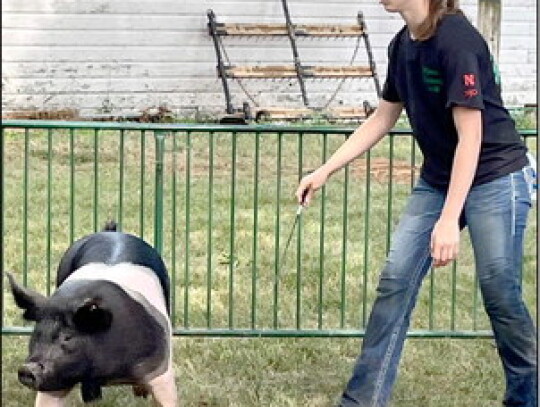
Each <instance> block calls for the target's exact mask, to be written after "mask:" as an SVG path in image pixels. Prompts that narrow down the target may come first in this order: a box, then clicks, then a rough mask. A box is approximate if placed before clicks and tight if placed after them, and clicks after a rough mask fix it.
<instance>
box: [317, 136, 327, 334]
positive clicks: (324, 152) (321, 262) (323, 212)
mask: <svg viewBox="0 0 540 407" xmlns="http://www.w3.org/2000/svg"><path fill="white" fill-rule="evenodd" d="M327 154H328V134H326V133H325V134H323V149H322V157H321V163H322V164H324V163H325V162H326V156H327ZM325 218H326V186H323V187H322V188H321V220H320V224H321V225H320V232H319V234H320V238H319V293H318V307H317V308H318V309H317V317H318V319H317V327H318V328H319V329H321V328H322V319H323V318H322V314H323V313H322V311H323V293H324V290H323V285H324V241H325V225H326V224H325V221H324V220H325Z"/></svg>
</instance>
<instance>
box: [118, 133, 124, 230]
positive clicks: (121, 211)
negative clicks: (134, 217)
mask: <svg viewBox="0 0 540 407" xmlns="http://www.w3.org/2000/svg"><path fill="white" fill-rule="evenodd" d="M124 144H125V133H124V129H122V130H120V148H119V150H120V152H119V157H118V160H119V163H118V165H119V166H120V168H119V170H118V178H119V179H118V224H119V225H120V228H122V224H123V221H124V165H125V163H124Z"/></svg>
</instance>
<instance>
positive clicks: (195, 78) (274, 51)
mask: <svg viewBox="0 0 540 407" xmlns="http://www.w3.org/2000/svg"><path fill="white" fill-rule="evenodd" d="M461 4H462V8H463V9H464V11H465V12H466V14H467V15H468V16H469V18H470V19H471V20H472V21H473V22H475V21H476V13H477V9H476V0H474V1H473V0H467V1H462V2H461ZM2 8H3V11H2V27H3V29H2V42H3V47H2V48H3V49H2V68H3V69H2V106H3V110H4V112H9V111H19V110H45V111H50V110H57V109H64V108H73V109H76V110H79V111H80V113H81V114H82V115H94V114H98V113H104V112H107V113H108V112H110V113H111V114H126V113H138V112H140V111H142V110H144V109H145V108H148V107H155V106H159V105H166V106H167V107H169V108H170V109H172V110H173V111H176V112H178V113H180V114H182V115H186V116H191V115H193V114H194V113H195V112H196V111H198V112H199V113H201V114H211V115H215V114H218V113H223V111H224V106H225V99H224V95H223V89H222V86H221V81H220V80H219V79H218V77H217V74H216V55H215V51H214V46H213V42H212V40H211V37H210V36H209V35H208V32H207V17H206V12H207V10H208V9H210V8H212V9H213V10H214V11H215V13H216V15H217V18H218V21H220V22H283V21H284V18H283V11H282V6H281V1H279V0H265V1H250V0H229V1H226V0H214V1H204V0H203V1H195V0H183V1H182V0H176V1H165V0H158V1H127V0H122V1H111V0H101V1H99V0H98V1H77V0H73V1H69V0H25V1H19V0H17V1H16V0H3V1H2ZM289 9H290V13H291V16H292V19H293V21H294V22H295V23H335V24H339V23H353V22H355V21H356V14H357V12H358V11H359V10H361V11H362V12H363V13H364V15H365V18H366V22H367V26H368V31H369V33H370V41H371V44H372V49H373V54H374V57H375V61H376V64H377V71H378V73H379V76H380V78H381V83H382V81H383V80H384V76H385V70H386V46H387V44H388V42H389V40H390V39H391V38H392V36H393V35H394V33H395V32H396V31H397V30H398V29H399V28H400V27H401V26H402V21H401V19H400V18H399V16H398V15H391V14H388V13H386V12H385V11H384V10H383V9H382V7H381V6H380V5H379V4H377V3H375V2H371V1H370V2H367V1H365V2H350V1H344V0H341V1H338V0H329V1H328V0H327V1H319V0H294V1H293V0H290V1H289ZM502 19H503V21H502V38H501V51H500V70H501V75H502V80H503V96H504V99H505V100H506V102H507V103H508V104H509V105H523V104H524V103H527V102H533V101H535V100H536V2H535V1H534V0H513V1H512V2H507V1H503V17H502ZM223 41H224V42H225V44H226V49H227V53H228V56H229V58H230V60H231V62H233V63H236V64H243V63H244V64H247V63H251V64H268V63H275V64H290V62H291V60H292V53H291V49H290V47H289V42H288V39H287V38H286V37H282V38H275V39H269V38H253V37H251V38H224V39H223ZM355 46H356V40H355V39H305V38H299V39H298V48H299V53H300V58H301V60H302V62H303V63H304V64H307V65H309V64H311V65H313V64H331V65H348V64H349V63H350V60H351V56H352V55H353V52H354V49H355ZM366 61H367V55H366V53H365V48H364V46H363V43H361V45H360V49H359V52H358V56H357V58H356V60H355V63H356V64H360V65H365V64H366ZM229 83H230V85H231V93H232V94H233V102H234V104H235V105H236V106H237V107H240V106H241V103H242V102H243V101H245V100H248V98H247V96H246V95H245V94H244V93H243V91H242V89H241V88H240V86H239V85H238V84H237V83H236V82H234V81H230V82H229ZM242 83H243V85H244V87H245V88H246V89H247V90H248V92H249V93H250V95H252V96H253V97H254V98H255V100H256V101H257V102H258V103H259V104H261V105H288V106H300V105H301V97H300V91H299V87H298V84H297V82H296V81H295V80H285V81H284V80H279V81H253V80H249V81H248V80H244V81H242ZM338 83H339V81H335V80H307V81H306V88H307V92H308V96H309V97H310V101H311V103H312V105H313V106H323V105H324V104H326V102H327V101H328V99H329V97H330V96H331V94H333V92H334V90H335V89H336V87H337V86H338ZM363 100H368V101H370V102H372V103H375V102H376V94H375V91H374V87H373V82H372V81H371V80H368V79H362V80H358V79H354V80H353V79H348V80H347V81H346V83H345V84H344V86H343V87H342V88H341V91H340V92H339V94H338V95H337V97H336V99H335V101H334V104H339V103H341V104H344V105H358V104H361V102H362V101H363Z"/></svg>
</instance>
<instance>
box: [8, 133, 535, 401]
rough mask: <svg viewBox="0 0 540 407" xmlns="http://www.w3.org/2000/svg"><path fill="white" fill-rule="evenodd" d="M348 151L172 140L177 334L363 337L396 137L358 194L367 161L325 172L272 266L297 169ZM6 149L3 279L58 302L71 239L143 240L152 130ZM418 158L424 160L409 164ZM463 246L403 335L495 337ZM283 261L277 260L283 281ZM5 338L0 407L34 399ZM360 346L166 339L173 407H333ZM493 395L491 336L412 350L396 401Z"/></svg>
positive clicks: (21, 341)
mask: <svg viewBox="0 0 540 407" xmlns="http://www.w3.org/2000/svg"><path fill="white" fill-rule="evenodd" d="M96 140H97V148H96ZM341 141H342V137H341V136H332V135H329V136H327V137H326V138H325V137H322V136H319V135H313V134H306V135H304V136H303V137H302V141H299V140H298V138H297V136H296V135H294V134H283V135H282V136H278V135H277V134H265V135H261V136H260V139H259V140H258V141H257V137H256V135H254V134H250V133H246V134H242V135H240V136H239V138H238V139H237V141H236V144H233V142H232V139H231V137H230V134H225V133H216V134H214V137H213V141H210V138H209V137H208V135H207V134H204V133H192V134H190V135H189V136H188V135H187V134H186V133H178V134H177V137H176V138H172V137H168V138H167V140H166V150H167V151H166V154H165V162H164V212H163V223H164V243H163V254H164V258H165V260H166V262H167V265H168V267H169V270H170V273H171V275H172V278H173V281H174V282H175V284H174V285H175V296H174V315H173V325H174V326H175V327H177V328H178V329H182V330H185V329H188V328H207V327H210V328H224V329H228V328H229V327H231V326H232V327H233V328H238V329H252V328H255V329H273V328H276V327H277V328H282V329H285V328H288V329H294V328H297V327H298V324H299V325H300V328H301V329H319V328H322V329H359V328H361V327H362V326H363V323H364V322H365V318H366V316H367V312H368V311H369V307H370V304H371V301H372V300H373V297H374V293H375V286H376V282H377V274H378V272H379V270H380V267H381V265H382V262H383V259H384V255H385V252H386V249H387V235H388V232H389V230H388V229H389V228H390V229H391V228H392V227H393V224H394V223H395V221H396V220H397V218H398V216H399V213H400V211H401V209H402V207H403V203H404V200H405V198H406V196H407V195H408V193H409V191H410V187H411V175H414V174H417V171H416V170H415V167H418V165H419V163H418V162H415V163H411V161H410V156H411V150H412V147H411V143H410V140H408V139H407V138H405V137H398V138H396V139H395V141H394V142H393V143H394V144H393V145H392V146H391V145H390V144H389V141H386V142H384V143H381V145H380V146H378V147H377V148H376V149H375V150H374V151H373V152H372V156H371V161H372V165H373V166H372V170H371V173H370V178H369V179H370V188H369V195H368V194H367V193H366V186H367V185H366V175H367V174H366V166H365V161H364V159H360V160H358V161H356V162H355V163H353V164H351V166H350V168H349V170H348V173H347V174H348V175H347V176H348V182H349V185H348V187H346V186H345V185H346V183H345V181H346V173H345V171H342V172H341V173H339V174H336V175H335V176H334V178H333V179H332V181H331V182H330V183H328V185H327V186H326V187H325V189H324V191H321V192H320V193H319V194H318V197H317V200H316V202H315V203H314V204H313V205H312V207H310V208H309V209H308V210H307V211H305V212H304V214H303V215H302V219H301V222H300V225H299V232H298V234H295V237H294V238H293V241H292V243H291V247H290V249H289V251H288V254H287V257H286V258H285V259H281V258H280V256H282V254H283V248H284V244H285V241H286V239H287V237H288V234H289V232H290V228H291V227H292V225H293V221H294V214H295V210H296V204H295V203H294V199H293V191H294V189H295V186H296V183H297V180H298V176H299V173H303V172H305V171H308V170H310V169H314V168H316V167H317V166H318V165H319V164H320V163H321V162H322V161H323V160H324V158H325V157H327V156H328V155H329V154H330V153H331V152H332V151H333V150H334V149H335V148H337V146H338V145H339V144H340V143H341ZM257 146H258V148H259V152H260V154H259V155H258V156H256V155H255V151H256V149H257ZM4 147H5V151H4V169H5V178H4V184H5V185H4V193H5V196H4V204H5V205H4V208H5V211H4V260H3V261H4V263H3V267H4V269H5V270H13V271H14V272H15V274H16V275H17V277H18V279H19V281H23V280H27V282H28V285H29V286H31V287H33V288H35V289H36V290H38V291H40V292H43V293H46V292H47V290H49V291H52V290H53V289H54V288H53V286H52V282H51V281H50V279H48V278H47V276H48V275H49V276H51V277H52V280H53V281H54V271H55V268H56V265H57V264H58V261H59V259H60V256H61V254H62V253H63V251H64V250H65V249H66V248H67V246H68V245H69V243H70V242H71V241H72V240H73V239H77V238H78V237H80V236H83V235H85V234H88V233H90V232H92V231H94V230H97V229H99V228H100V227H101V225H102V224H103V223H104V222H105V220H106V219H108V218H109V217H114V218H115V219H117V220H119V221H120V222H121V224H122V228H123V230H124V231H127V232H130V233H134V234H137V235H140V236H143V237H144V238H145V239H146V240H147V241H149V242H150V243H153V241H154V217H153V213H154V200H155V191H154V187H153V185H154V168H155V165H156V158H155V146H154V141H153V138H152V137H151V134H147V135H146V136H143V137H141V135H140V134H139V133H135V132H125V134H124V135H123V138H121V137H119V134H118V133H117V132H105V131H104V132H102V133H100V136H99V138H97V139H96V138H94V133H93V132H88V131H77V132H75V133H74V134H73V135H71V134H70V133H69V132H68V131H60V130H58V131H57V130H55V131H53V132H52V133H51V143H50V144H49V142H48V134H47V133H46V132H42V131H38V130H33V131H30V132H29V134H28V138H27V140H26V142H25V137H24V134H23V133H21V132H15V131H13V132H11V131H9V132H6V133H5V140H4ZM390 148H392V150H393V152H394V161H393V164H394V165H393V167H392V173H391V174H390V173H389V166H388V164H389V162H388V160H387V157H388V154H389V151H390ZM25 152H26V156H27V157H28V160H27V161H25ZM96 153H97V155H96ZM279 153H281V160H280V159H278V156H279ZM49 156H50V157H51V160H49ZM415 156H416V157H417V160H416V161H418V158H419V157H420V154H419V153H418V152H416V154H415ZM96 157H97V159H98V161H97V162H98V166H97V167H96V166H95V165H94V160H95V158H96ZM257 157H258V161H257ZM120 160H122V162H123V166H121V165H119V162H120ZM233 161H234V162H235V163H236V165H235V166H234V167H233V166H232V162H233ZM49 162H50V163H51V164H50V166H49V164H48V163H49ZM257 162H258V165H256V163H257ZM25 168H27V169H28V172H26V174H27V175H26V176H25ZM210 169H212V171H211V170H210ZM390 175H392V177H391V178H392V179H393V182H392V184H389V176H390ZM25 179H26V180H27V182H26V184H25ZM25 185H26V187H25ZM95 185H97V187H98V193H97V194H95V193H94V186H95ZM232 185H234V188H233V186H232ZM119 186H120V187H119ZM390 189H391V191H390ZM390 192H391V193H392V196H393V197H394V199H392V200H391V203H392V204H391V206H389V198H388V197H389V194H390ZM345 194H347V198H346V202H347V205H346V213H347V216H344V215H343V213H344V200H345ZM49 196H50V201H49ZM323 196H324V199H323ZM25 197H26V200H25ZM366 200H369V204H370V205H369V208H368V207H366ZM48 202H50V204H49V203H48ZM72 207H73V208H75V209H74V210H73V211H72V210H71V209H70V208H72ZM210 215H211V217H210ZM388 218H390V222H387V219H388ZM534 219H536V213H535V212H534V213H531V222H530V225H531V227H530V228H529V231H528V235H527V236H528V238H527V248H526V253H527V255H526V257H525V268H524V294H525V297H526V299H527V302H528V303H529V305H530V307H531V311H535V309H534V308H535V307H534V305H535V299H536V294H535V293H536V291H535V287H536V277H535V268H536V253H535V249H534V247H535V239H534V236H536V223H535V222H534ZM345 220H346V222H345ZM367 220H369V223H366V222H367ZM231 224H233V225H234V227H233V228H231ZM322 225H324V228H323V227H322ZM344 228H346V229H347V239H346V240H343V230H344ZM49 232H50V233H49ZM255 232H256V233H255ZM366 232H369V241H368V242H366V241H365V236H366ZM25 236H26V237H25ZM467 240H468V238H467V235H466V233H464V234H463V242H462V254H461V255H460V260H459V264H458V267H457V269H456V270H455V272H454V270H453V269H452V268H451V267H447V268H445V269H441V270H437V271H436V272H435V273H433V274H431V275H430V276H428V277H427V279H426V281H425V283H424V287H423V290H422V292H421V294H420V296H419V300H418V306H417V309H416V311H415V314H414V317H413V322H412V327H411V328H412V329H434V330H437V329H450V327H452V326H454V328H455V329H457V330H471V329H473V328H477V329H488V328H489V324H488V321H487V318H486V317H485V315H484V314H483V311H482V310H481V305H480V302H481V299H480V297H479V296H478V297H477V296H475V285H474V270H473V264H472V255H471V252H470V250H469V249H468V243H467ZM231 242H232V244H231ZM48 248H50V251H49V250H48ZM49 252H50V256H48V254H47V253H49ZM281 260H283V261H285V265H284V267H283V269H282V270H279V268H278V265H279V264H280V261H281ZM278 271H280V273H279V276H278V277H276V275H277V272H278ZM254 277H256V278H254ZM275 287H277V290H276V289H275ZM453 291H454V292H455V304H456V306H455V308H454V307H453V306H452V292H453ZM2 294H3V295H4V296H5V297H4V298H5V300H4V302H3V304H4V306H5V308H4V316H3V317H4V325H7V326H20V325H22V324H23V322H22V320H21V319H20V315H19V312H18V310H16V309H15V307H14V304H13V300H12V298H11V296H10V295H9V294H7V291H5V289H4V292H3V293H2ZM6 294H7V295H6ZM276 301H277V302H276ZM253 304H255V308H253ZM343 304H345V306H344V307H343V306H342V305H343ZM253 310H255V313H254V312H253ZM276 310H277V312H275V311H276ZM208 311H210V313H209V312H208ZM276 318H277V319H276ZM2 339H3V352H2V380H3V391H2V405H5V406H14V407H15V406H26V405H29V404H31V403H32V399H33V397H34V395H33V392H31V391H29V390H27V389H26V388H24V387H23V386H22V385H20V384H19V383H18V382H17V380H16V370H17V366H18V365H19V364H20V363H21V361H22V360H23V359H24V358H25V356H26V354H25V353H26V350H25V347H26V343H27V340H28V338H27V337H17V336H4V337H3V338H2ZM359 345H360V340H359V339H345V338H256V339H255V338H254V339H246V338H213V337H204V338H196V337H176V338H175V339H174V360H175V369H176V372H177V378H178V388H179V392H180V400H181V401H182V403H181V405H183V406H194V407H195V406H197V407H198V406H246V407H249V406H279V407H281V406H331V405H332V404H333V403H334V402H335V401H336V398H337V397H338V396H339V394H340V393H341V391H342V389H343V386H344V385H345V383H346V381H347V380H348V378H349V375H350V373H351V368H352V366H353V363H354V360H355V358H356V356H357V354H358V351H359ZM503 388H504V385H503V378H502V369H501V367H500V362H499V360H498V357H497V353H496V350H495V349H494V348H493V346H492V341H491V340H489V339H488V340H486V339H468V340H464V339H410V340H409V341H408V342H407V344H406V349H405V352H404V355H403V360H402V365H401V370H400V376H399V378H398V382H397V384H396V388H395V392H394V397H393V406H394V407H408V406H411V407H412V406H415V407H416V406H420V407H423V406H426V407H427V406H437V407H446V406H463V405H474V406H480V407H481V406H486V407H487V406H493V405H496V404H497V403H499V404H500V402H501V397H502V389H503ZM77 393H78V392H73V394H71V396H70V402H71V403H72V405H82V403H81V402H80V396H79V395H78V394H77ZM104 394H105V397H104V400H103V401H101V402H98V403H96V405H99V406H125V405H133V406H139V405H140V406H142V405H147V402H144V401H136V400H135V399H134V398H133V396H132V395H131V393H130V391H129V390H128V389H126V388H108V389H105V392H104Z"/></svg>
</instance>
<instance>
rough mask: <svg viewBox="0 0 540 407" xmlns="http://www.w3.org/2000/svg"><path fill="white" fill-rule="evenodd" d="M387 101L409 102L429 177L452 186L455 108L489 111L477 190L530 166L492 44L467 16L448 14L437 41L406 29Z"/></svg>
mask: <svg viewBox="0 0 540 407" xmlns="http://www.w3.org/2000/svg"><path fill="white" fill-rule="evenodd" d="M388 57H389V63H388V74H387V78H386V83H385V85H384V89H383V94H382V97H383V99H384V100H387V101H389V102H403V103H404V105H405V109H406V111H407V115H408V117H409V121H410V123H411V127H412V130H413V133H414V136H415V138H416V140H417V141H418V145H419V147H420V149H421V150H422V153H423V155H424V163H423V165H422V177H423V178H424V179H425V180H426V181H427V182H428V183H429V184H431V185H433V186H434V187H438V188H443V189H445V188H447V187H448V184H449V182H450V173H451V170H452V162H453V159H454V153H455V149H456V145H457V141H458V137H457V131H456V127H455V124H454V120H453V116H452V107H453V106H465V107H469V108H474V109H480V110H482V127H483V134H482V145H481V150H480V157H479V162H478V168H477V171H476V175H475V178H474V180H473V185H479V184H482V183H485V182H488V181H492V180H494V179H496V178H498V177H501V176H503V175H506V174H509V173H511V172H514V171H517V170H519V169H521V168H523V167H524V166H525V165H526V163H527V158H526V151H527V149H526V147H525V145H524V143H523V141H522V140H521V137H520V136H519V134H518V133H517V131H516V129H515V123H514V121H513V120H512V118H511V117H510V115H509V113H508V111H507V110H506V109H505V108H504V106H503V102H502V99H501V94H500V83H499V74H498V70H497V67H496V65H495V64H494V62H493V59H492V57H491V54H490V52H489V49H488V47H487V44H486V42H485V41H484V39H483V38H482V36H481V35H480V33H479V32H478V31H477V30H476V29H475V28H474V27H473V26H472V24H471V23H470V22H469V21H468V20H467V19H466V18H465V17H464V16H462V15H447V16H444V17H443V19H442V20H441V22H440V24H439V27H438V28H437V31H436V33H435V35H434V36H432V37H431V38H430V39H428V40H426V41H415V40H412V39H411V36H410V33H409V30H408V29H407V27H406V26H405V27H404V28H403V29H402V30H401V31H400V32H399V33H398V34H397V35H396V36H395V37H394V39H393V40H392V42H391V43H390V45H389V47H388Z"/></svg>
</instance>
